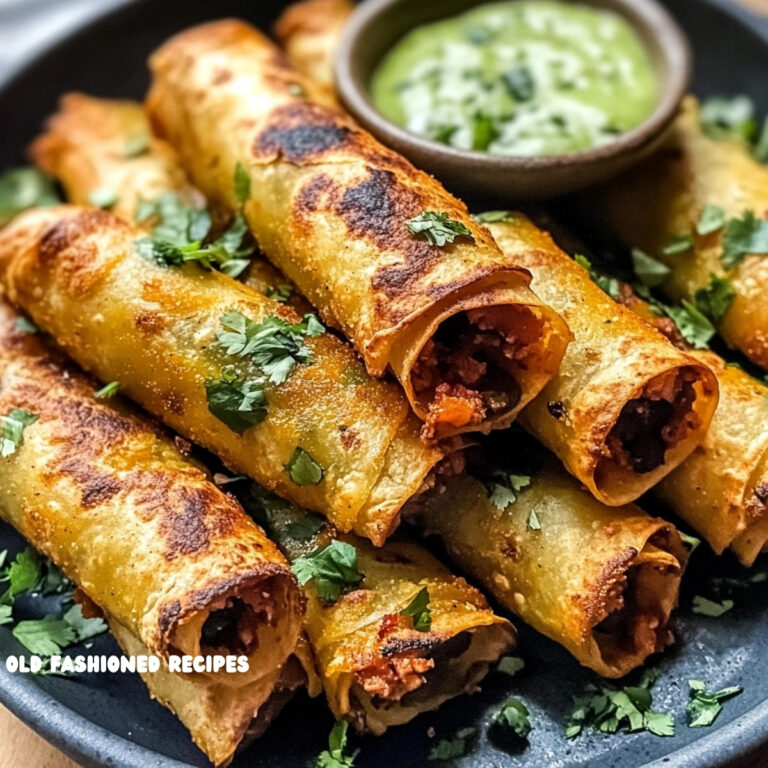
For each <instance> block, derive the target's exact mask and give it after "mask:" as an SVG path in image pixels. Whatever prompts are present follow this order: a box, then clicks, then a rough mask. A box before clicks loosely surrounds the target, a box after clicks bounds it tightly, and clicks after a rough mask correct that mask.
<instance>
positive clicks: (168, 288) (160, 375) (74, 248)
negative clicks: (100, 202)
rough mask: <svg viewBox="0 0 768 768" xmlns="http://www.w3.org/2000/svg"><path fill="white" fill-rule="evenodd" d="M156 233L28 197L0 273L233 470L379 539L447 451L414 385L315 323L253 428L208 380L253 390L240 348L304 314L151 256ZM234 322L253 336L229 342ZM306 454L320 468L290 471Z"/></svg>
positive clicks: (53, 326)
mask: <svg viewBox="0 0 768 768" xmlns="http://www.w3.org/2000/svg"><path fill="white" fill-rule="evenodd" d="M144 235H145V233H144V232H142V231H141V230H139V229H137V228H135V227H132V226H130V225H128V224H127V223H125V222H124V221H122V220H121V219H118V218H117V217H115V216H113V215H112V214H110V213H107V212H106V211H100V210H86V209H82V208H77V207H71V206H69V207H68V206H61V207H58V208H47V209H44V210H36V211H28V212H26V213H24V214H22V215H21V216H19V217H18V218H17V219H16V220H15V221H14V222H13V223H12V224H11V225H9V226H8V227H7V228H6V229H5V230H4V231H3V232H2V233H1V234H0V281H2V282H3V283H4V284H5V285H6V288H7V290H8V294H9V297H10V298H11V299H12V300H13V301H14V302H15V303H16V304H18V305H20V306H22V307H24V308H25V309H26V310H27V311H28V312H29V313H30V315H32V317H33V318H34V320H35V322H36V323H37V324H38V325H39V326H40V327H42V328H44V329H45V330H47V331H49V332H50V333H51V334H52V335H53V336H54V337H55V338H56V340H57V342H58V343H59V344H61V345H62V346H63V347H64V349H65V350H66V351H67V352H68V353H69V354H70V355H71V356H72V357H73V358H74V359H75V360H76V361H77V362H78V363H80V364H81V365H82V366H83V367H84V368H86V369H87V370H90V371H91V372H93V373H95V374H96V375H97V376H99V377H100V378H101V379H102V380H104V381H110V380H117V381H119V382H120V385H121V388H122V390H123V391H124V392H125V393H126V394H127V395H129V396H130V397H132V398H133V399H134V400H136V401H137V402H139V403H140V404H141V405H143V406H144V407H145V408H147V410H149V411H150V412H152V413H154V414H155V415H156V416H158V417H159V418H161V419H162V420H163V421H164V422H165V423H166V424H168V425H169V426H170V427H172V428H174V429H176V430H177V431H178V432H180V433H182V434H184V435H185V436H187V437H189V438H190V439H191V440H193V441H194V442H196V443H199V444H201V445H203V446H204V447H206V448H208V449H210V450H211V451H212V452H213V453H215V454H217V455H218V456H219V457H220V458H221V459H222V460H223V461H224V462H225V463H226V464H228V465H229V466H230V467H232V468H233V469H235V470H236V471H239V472H243V473H244V474H247V475H250V476H251V477H253V478H254V479H256V480H258V481H260V482H261V484H262V485H264V486H266V487H268V488H269V489H270V490H273V491H276V492H277V493H279V494H280V495H281V496H284V497H286V498H289V499H291V500H293V501H295V502H296V503H299V504H301V505H302V506H303V507H306V508H309V509H313V510H316V511H319V512H321V513H322V514H324V515H326V516H327V517H328V518H329V519H330V520H331V521H332V522H333V523H334V525H336V527H338V528H339V529H340V530H342V531H345V532H346V531H350V530H354V531H355V532H356V533H358V534H359V535H362V536H366V537H368V538H370V539H371V540H372V541H374V543H377V544H381V543H382V542H383V541H384V540H385V539H386V537H387V536H388V535H389V534H390V533H391V531H392V530H393V529H394V528H395V526H396V525H397V522H398V517H399V511H400V508H401V507H402V505H403V504H404V503H405V502H406V501H407V500H408V499H409V498H411V497H412V496H413V495H414V494H416V493H417V492H418V491H419V490H420V489H421V488H422V487H423V485H424V484H425V482H427V483H428V482H429V480H428V476H429V475H430V473H431V471H432V469H433V468H434V466H435V464H436V463H437V462H438V461H439V460H440V459H441V457H442V455H441V453H440V452H439V451H438V450H436V449H430V448H428V447H426V446H425V445H424V444H423V443H422V442H421V440H420V439H419V431H418V426H417V423H416V421H415V419H414V417H413V415H412V414H411V413H410V412H409V409H408V404H407V402H406V401H405V399H404V398H403V397H402V395H401V393H400V392H398V391H397V388H396V387H395V386H394V385H392V384H389V383H387V382H380V381H375V380H372V379H370V378H369V377H368V376H367V375H366V374H365V371H364V369H363V368H362V366H361V365H360V363H359V362H358V361H357V360H356V359H355V355H354V353H353V351H352V350H351V349H350V348H349V347H348V346H347V345H346V344H344V343H342V342H341V341H340V340H339V339H337V338H336V337H335V336H333V335H331V334H329V333H322V334H321V335H310V334H309V333H307V334H306V335H305V336H304V338H302V339H301V342H300V345H299V342H298V341H296V342H295V343H296V347H298V349H296V348H293V350H294V351H293V354H294V355H295V357H294V358H292V359H293V361H294V362H295V365H293V368H292V370H291V371H290V374H289V375H288V377H287V379H286V380H284V381H282V382H279V383H273V382H272V381H269V380H267V381H266V382H265V383H264V385H263V388H264V389H263V391H264V398H265V399H266V405H265V406H264V408H265V409H266V415H265V417H264V418H262V419H261V421H258V423H255V424H253V426H251V424H252V423H253V422H254V421H257V420H258V419H259V418H260V417H261V416H263V415H264V414H263V412H259V410H258V408H254V409H253V410H252V411H248V412H246V413H245V415H247V416H250V415H251V414H252V415H253V419H252V420H251V421H249V422H247V423H246V424H241V425H240V426H244V427H246V428H245V429H242V431H241V430H238V429H236V427H237V426H238V424H237V423H235V424H234V426H232V425H231V423H230V424H228V423H226V422H225V421H223V420H221V419H220V418H219V417H218V416H217V415H215V414H214V412H213V411H212V410H211V409H210V408H209V397H210V384H211V382H214V383H216V382H220V383H222V386H226V385H227V384H232V385H233V387H237V388H238V389H237V391H238V392H240V393H241V395H240V397H239V399H237V401H236V403H239V402H240V400H243V405H244V406H248V405H249V402H250V401H249V399H248V397H246V395H248V394H249V390H247V388H246V387H247V385H249V382H260V381H263V379H264V377H265V374H264V371H263V369H262V368H261V366H260V365H259V364H258V363H256V362H254V360H253V358H252V357H251V356H250V355H247V354H240V352H244V350H245V347H246V346H247V344H248V342H249V341H250V339H251V338H252V337H253V336H254V335H255V333H256V332H257V330H260V331H263V333H264V334H269V333H270V332H271V330H272V329H273V328H275V327H279V328H283V329H286V327H287V330H286V334H289V333H293V332H294V331H292V329H294V328H297V329H299V330H297V331H295V333H296V334H299V333H300V332H301V329H302V328H304V329H306V328H307V325H306V322H305V324H304V325H303V326H302V325H300V321H301V318H300V317H299V316H298V315H296V314H295V313H294V312H293V310H291V309H290V308H289V307H286V306H285V305H283V304H280V303H279V302H276V301H273V300H271V299H268V298H267V297H265V296H263V295H261V294H259V293H257V292H256V291H253V290H251V289H249V288H247V287H244V286H242V285H240V284H239V283H237V282H235V281H234V280H231V279H230V278H228V277H226V276H225V275H223V274H221V273H218V272H216V271H206V270H204V269H202V268H201V267H199V266H198V265H196V264H186V265H183V266H164V265H161V264H159V263H157V262H155V261H154V260H150V259H147V258H144V257H143V256H142V255H140V253H139V245H138V241H141V239H142V238H143V237H144ZM233 313H234V314H233ZM229 323H232V324H234V325H230V324H229ZM239 323H241V324H242V325H238V324H239ZM281 323H282V325H281ZM238 328H239V335H238ZM265 329H266V330H265ZM227 334H229V335H228V336H227ZM222 336H224V338H225V339H227V338H228V339H234V341H237V339H241V340H242V341H243V343H242V344H240V346H235V347H234V351H232V350H233V347H232V344H230V342H228V341H227V342H224V341H222V340H221V337H222ZM235 337H236V338H235ZM262 338H263V335H262ZM281 338H282V337H281ZM295 338H296V337H293V336H289V341H290V343H291V344H293V343H294V341H295ZM287 344H288V342H286V345H287ZM288 349H289V352H290V349H291V347H288ZM278 352H280V350H278ZM280 359H282V358H280ZM270 360H272V358H270ZM278 372H279V371H278ZM234 398H235V395H233V401H232V402H234ZM259 407H261V406H259ZM232 409H233V410H232V414H231V415H232V416H238V415H239V414H240V413H242V412H245V411H246V410H247V409H246V408H244V407H243V406H237V405H236V404H235V405H234V406H232ZM296 457H299V460H300V461H301V462H302V463H303V466H304V468H305V469H306V468H307V466H308V467H309V473H308V475H307V474H304V475H296V474H294V473H292V471H291V466H292V460H293V461H295V460H296ZM297 479H298V482H297Z"/></svg>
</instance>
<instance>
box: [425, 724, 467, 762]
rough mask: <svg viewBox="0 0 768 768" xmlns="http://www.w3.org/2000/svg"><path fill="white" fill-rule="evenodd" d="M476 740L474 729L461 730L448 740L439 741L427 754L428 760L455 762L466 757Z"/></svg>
mask: <svg viewBox="0 0 768 768" xmlns="http://www.w3.org/2000/svg"><path fill="white" fill-rule="evenodd" d="M476 740H477V729H476V728H462V729H461V730H459V731H456V733H455V735H454V736H453V737H452V738H450V739H440V741H439V742H438V743H437V744H436V745H435V746H434V747H432V749H431V750H430V752H429V759H430V760H455V759H456V758H458V757H464V755H468V754H469V753H470V752H471V751H472V749H473V748H474V745H475V741H476Z"/></svg>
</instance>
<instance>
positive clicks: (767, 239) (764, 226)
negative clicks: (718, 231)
mask: <svg viewBox="0 0 768 768" xmlns="http://www.w3.org/2000/svg"><path fill="white" fill-rule="evenodd" d="M751 253H755V254H768V221H765V220H764V219H758V218H756V217H755V214H754V212H752V211H744V213H743V214H742V215H741V218H734V219H730V220H729V221H728V223H727V224H726V225H725V233H724V234H723V253H722V255H721V256H720V260H721V261H722V262H723V266H724V267H725V268H726V269H733V268H734V267H738V266H739V264H741V262H742V261H744V259H745V257H746V256H748V255H749V254H751Z"/></svg>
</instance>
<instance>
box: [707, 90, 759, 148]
mask: <svg viewBox="0 0 768 768" xmlns="http://www.w3.org/2000/svg"><path fill="white" fill-rule="evenodd" d="M699 122H700V123H701V127H702V129H703V131H704V133H706V134H707V136H709V137H710V138H712V139H718V140H721V139H739V140H742V141H751V140H752V138H753V137H754V135H755V131H756V130H757V123H756V122H755V107H754V104H753V103H752V99H750V98H749V97H748V96H744V95H738V96H733V97H730V98H726V97H722V96H713V97H711V98H709V99H707V100H706V101H705V102H704V103H703V104H702V105H701V110H700V111H699Z"/></svg>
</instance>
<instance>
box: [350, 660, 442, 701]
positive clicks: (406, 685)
mask: <svg viewBox="0 0 768 768" xmlns="http://www.w3.org/2000/svg"><path fill="white" fill-rule="evenodd" d="M434 666H435V662H434V659H428V658H423V657H418V656H417V657H414V656H394V657H392V658H388V659H379V660H378V661H377V662H375V663H373V664H370V665H369V666H367V667H365V668H364V669H360V670H358V671H357V672H355V677H356V678H357V681H358V683H359V684H360V685H361V686H362V688H363V690H364V691H365V692H366V693H367V694H368V695H370V696H376V697H377V698H380V699H387V700H388V701H400V699H402V698H403V696H405V694H406V693H410V692H411V691H415V690H416V689H417V688H420V687H421V686H422V685H423V684H424V683H425V678H424V675H425V673H426V672H428V671H429V670H430V669H432V668H433V667H434Z"/></svg>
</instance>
